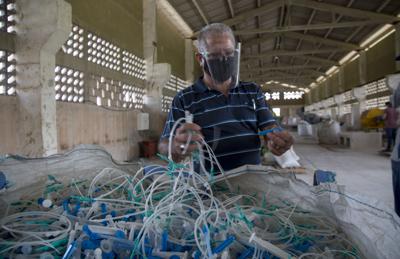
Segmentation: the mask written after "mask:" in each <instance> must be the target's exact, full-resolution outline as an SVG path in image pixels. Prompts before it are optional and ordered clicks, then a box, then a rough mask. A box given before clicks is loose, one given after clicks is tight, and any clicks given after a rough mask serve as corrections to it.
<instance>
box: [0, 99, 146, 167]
mask: <svg viewBox="0 0 400 259" xmlns="http://www.w3.org/2000/svg"><path fill="white" fill-rule="evenodd" d="M17 112H18V109H17V100H16V97H15V96H0V125H1V130H0V154H7V153H8V154H18V153H20V151H19V150H18V149H17V141H18V136H17V134H16V132H17V129H18V127H19V123H20V122H19V120H18V116H17V114H18V113H17ZM137 114H138V111H118V112H116V111H110V110H106V109H104V108H100V107H97V106H95V105H91V104H74V103H65V102H57V133H58V151H59V152H65V151H68V150H70V149H71V148H73V147H75V146H76V145H79V144H96V145H101V146H103V147H104V148H106V149H107V150H108V151H109V152H110V153H111V154H112V155H113V157H114V158H115V159H117V160H120V161H125V160H130V159H132V158H135V157H138V156H139V145H138V142H140V141H142V140H143V139H145V138H147V136H145V135H144V134H142V133H140V132H138V131H137V130H136V127H137V120H136V119H137ZM26 137H29V136H26Z"/></svg>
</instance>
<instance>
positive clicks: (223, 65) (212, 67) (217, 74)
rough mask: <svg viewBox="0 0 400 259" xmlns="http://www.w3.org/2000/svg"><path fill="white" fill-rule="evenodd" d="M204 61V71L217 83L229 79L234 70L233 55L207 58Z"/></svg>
mask: <svg viewBox="0 0 400 259" xmlns="http://www.w3.org/2000/svg"><path fill="white" fill-rule="evenodd" d="M203 60H204V62H203V64H204V71H205V72H206V73H207V74H208V75H209V76H211V77H212V78H213V79H214V80H215V81H216V82H217V83H223V82H225V81H227V80H229V79H230V78H231V77H232V76H233V74H234V72H235V69H236V67H235V57H224V58H222V59H209V60H208V61H206V60H205V59H203Z"/></svg>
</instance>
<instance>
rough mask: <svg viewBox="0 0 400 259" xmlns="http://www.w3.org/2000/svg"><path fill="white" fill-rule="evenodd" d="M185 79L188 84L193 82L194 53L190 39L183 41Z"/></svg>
mask: <svg viewBox="0 0 400 259" xmlns="http://www.w3.org/2000/svg"><path fill="white" fill-rule="evenodd" d="M185 77H186V79H185V80H186V81H188V82H193V81H194V51H193V41H192V40H191V39H185Z"/></svg>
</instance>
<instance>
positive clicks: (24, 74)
mask: <svg viewBox="0 0 400 259" xmlns="http://www.w3.org/2000/svg"><path fill="white" fill-rule="evenodd" d="M17 6H18V8H19V12H20V17H21V21H20V22H19V23H18V27H17V38H16V57H17V71H18V76H17V85H18V87H17V98H18V108H19V121H20V125H19V128H18V141H19V142H18V151H19V152H21V154H23V155H26V156H29V157H41V156H48V155H51V154H54V153H57V125H56V100H55V90H54V68H55V55H56V53H57V51H58V50H59V49H60V48H61V46H62V44H63V43H64V42H65V41H66V40H67V38H68V35H69V33H70V31H71V27H72V16H71V6H70V4H68V3H67V2H65V1H64V0H35V1H32V0H18V1H17Z"/></svg>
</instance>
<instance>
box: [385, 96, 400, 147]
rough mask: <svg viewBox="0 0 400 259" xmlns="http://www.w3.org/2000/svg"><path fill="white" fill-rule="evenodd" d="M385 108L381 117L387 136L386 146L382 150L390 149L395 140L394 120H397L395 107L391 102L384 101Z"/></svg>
mask: <svg viewBox="0 0 400 259" xmlns="http://www.w3.org/2000/svg"><path fill="white" fill-rule="evenodd" d="M385 105H386V109H385V113H384V115H383V119H384V120H385V132H386V137H387V147H386V149H385V150H384V152H390V151H392V144H393V145H394V143H395V141H396V128H397V125H396V121H397V113H396V109H395V108H393V106H392V103H391V102H387V103H385Z"/></svg>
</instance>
